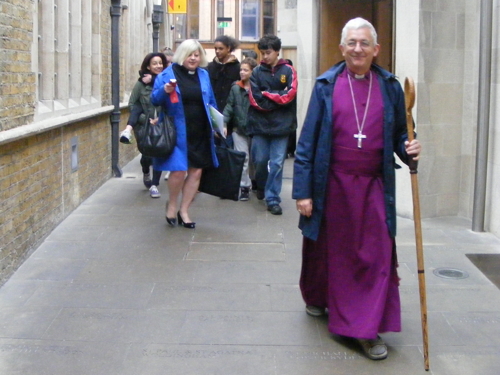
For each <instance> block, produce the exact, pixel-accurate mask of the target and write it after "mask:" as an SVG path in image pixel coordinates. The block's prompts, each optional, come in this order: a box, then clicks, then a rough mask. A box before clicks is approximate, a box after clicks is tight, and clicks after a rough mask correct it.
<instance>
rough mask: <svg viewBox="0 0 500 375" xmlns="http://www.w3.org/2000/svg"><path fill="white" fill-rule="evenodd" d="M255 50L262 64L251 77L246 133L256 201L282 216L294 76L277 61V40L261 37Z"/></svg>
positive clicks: (293, 109)
mask: <svg viewBox="0 0 500 375" xmlns="http://www.w3.org/2000/svg"><path fill="white" fill-rule="evenodd" d="M258 48H259V50H260V52H261V55H262V61H261V65H260V66H258V67H257V68H255V69H254V70H253V73H252V76H251V78H250V83H251V90H250V91H249V100H250V109H249V111H248V125H247V134H248V135H249V136H251V137H252V149H251V155H252V157H251V159H252V160H253V163H254V165H255V180H256V183H257V198H258V199H264V198H265V199H266V204H267V210H268V211H270V212H271V214H273V215H281V214H282V213H283V211H282V209H281V206H280V203H281V198H280V193H281V185H282V179H283V164H284V162H285V158H286V155H287V145H288V136H289V135H290V133H291V132H292V131H294V130H295V129H296V128H297V113H296V112H297V102H296V96H297V73H296V71H295V69H294V68H293V66H291V65H290V64H289V63H288V61H287V60H284V59H280V58H279V53H280V50H281V40H280V39H279V38H278V37H276V36H274V35H264V36H263V37H262V38H261V39H260V40H259V43H258Z"/></svg>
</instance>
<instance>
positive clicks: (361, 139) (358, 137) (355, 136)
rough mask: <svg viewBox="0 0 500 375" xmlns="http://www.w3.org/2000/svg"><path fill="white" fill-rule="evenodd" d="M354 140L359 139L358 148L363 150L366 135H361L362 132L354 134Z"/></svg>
mask: <svg viewBox="0 0 500 375" xmlns="http://www.w3.org/2000/svg"><path fill="white" fill-rule="evenodd" d="M354 138H357V139H358V148H361V146H362V144H361V143H362V142H363V138H366V135H365V134H361V131H359V133H358V134H354Z"/></svg>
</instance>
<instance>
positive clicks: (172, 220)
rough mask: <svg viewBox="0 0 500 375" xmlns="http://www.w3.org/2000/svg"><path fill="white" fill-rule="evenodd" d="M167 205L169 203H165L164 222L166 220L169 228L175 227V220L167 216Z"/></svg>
mask: <svg viewBox="0 0 500 375" xmlns="http://www.w3.org/2000/svg"><path fill="white" fill-rule="evenodd" d="M168 203H169V201H167V204H165V220H167V223H168V225H170V226H171V227H175V226H176V225H177V219H176V218H175V217H168V216H167V211H168Z"/></svg>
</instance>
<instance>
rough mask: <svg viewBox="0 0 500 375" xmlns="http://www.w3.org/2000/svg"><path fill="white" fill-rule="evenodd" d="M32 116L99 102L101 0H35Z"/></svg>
mask: <svg viewBox="0 0 500 375" xmlns="http://www.w3.org/2000/svg"><path fill="white" fill-rule="evenodd" d="M37 11H38V17H37V21H38V25H37V26H38V27H37V31H38V32H37V33H36V35H37V48H38V60H37V67H36V69H37V71H38V74H37V77H38V104H37V110H36V118H37V119H40V120H41V119H43V118H47V117H53V116H60V115H65V114H68V113H73V112H75V111H84V110H87V109H91V108H94V107H98V106H100V96H101V91H100V62H101V54H100V50H101V49H100V37H99V31H100V15H101V2H100V1H99V0H91V1H68V0H44V1H39V2H38V8H37Z"/></svg>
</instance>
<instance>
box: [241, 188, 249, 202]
mask: <svg viewBox="0 0 500 375" xmlns="http://www.w3.org/2000/svg"><path fill="white" fill-rule="evenodd" d="M249 199H250V191H249V189H248V188H241V193H240V201H247V200H249Z"/></svg>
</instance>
